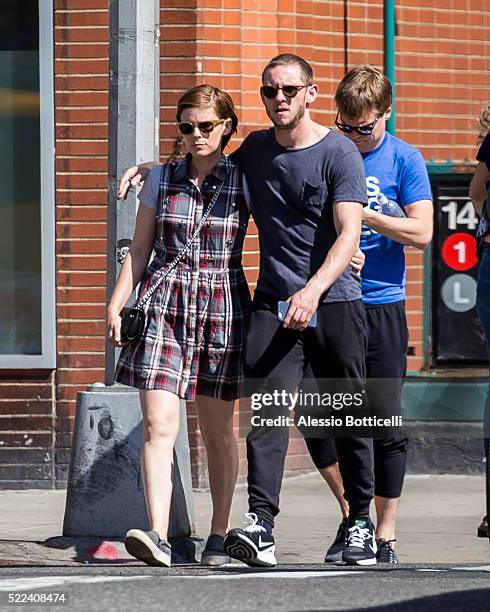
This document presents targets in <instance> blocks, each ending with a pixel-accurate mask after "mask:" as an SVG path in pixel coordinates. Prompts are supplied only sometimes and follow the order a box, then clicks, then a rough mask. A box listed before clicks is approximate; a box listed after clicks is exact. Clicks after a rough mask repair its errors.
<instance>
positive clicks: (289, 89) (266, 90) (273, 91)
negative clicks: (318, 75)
mask: <svg viewBox="0 0 490 612" xmlns="http://www.w3.org/2000/svg"><path fill="white" fill-rule="evenodd" d="M305 87H309V85H284V86H283V87H272V85H262V87H261V88H260V93H261V94H262V95H263V96H264V98H267V99H268V100H273V99H274V98H275V97H276V96H277V92H278V91H279V90H280V89H282V93H283V94H284V95H285V96H286V98H294V96H295V95H296V94H297V93H298V91H299V90H300V89H304V88H305Z"/></svg>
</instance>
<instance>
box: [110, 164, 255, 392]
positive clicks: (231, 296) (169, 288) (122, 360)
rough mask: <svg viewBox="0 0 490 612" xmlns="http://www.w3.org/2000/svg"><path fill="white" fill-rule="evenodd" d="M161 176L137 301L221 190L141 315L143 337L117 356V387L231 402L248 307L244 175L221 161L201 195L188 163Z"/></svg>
mask: <svg viewBox="0 0 490 612" xmlns="http://www.w3.org/2000/svg"><path fill="white" fill-rule="evenodd" d="M159 168H160V169H161V170H160V189H159V195H158V203H157V210H156V222H157V224H156V233H155V243H154V251H155V256H154V258H153V260H152V262H151V264H150V265H149V267H148V269H147V271H146V275H145V277H144V278H143V280H142V282H141V284H140V290H139V296H142V295H143V294H144V293H145V292H146V291H147V289H148V288H149V287H150V286H151V285H152V284H153V282H154V281H155V279H156V278H158V276H159V275H161V274H162V272H163V271H164V270H165V268H166V266H167V265H168V263H170V262H171V261H172V260H173V258H174V257H175V256H176V255H177V253H178V252H179V251H180V250H181V249H182V247H183V246H184V245H185V244H186V242H187V240H188V238H189V237H190V236H191V235H192V233H193V232H194V230H195V228H196V227H197V225H198V224H199V221H200V219H201V217H202V215H203V212H204V211H205V210H206V207H207V204H208V203H209V202H210V200H211V199H212V197H213V194H214V192H215V190H216V189H217V188H218V186H219V185H220V183H221V182H223V187H222V189H221V192H220V194H219V197H218V199H217V201H216V203H215V204H214V207H213V210H212V212H211V214H210V216H209V217H208V220H207V221H206V223H205V225H204V227H203V228H202V229H201V232H200V234H199V236H198V237H197V238H196V239H195V240H194V242H193V245H192V248H191V249H190V251H189V252H188V254H187V255H186V256H185V257H184V258H183V259H182V260H181V261H180V262H179V264H178V265H177V266H176V268H175V270H173V271H172V272H171V273H170V274H169V275H168V276H167V278H166V279H165V280H164V281H162V283H161V284H160V285H159V287H158V289H157V290H156V291H155V293H154V294H153V295H152V297H151V299H150V300H149V302H148V303H147V304H146V306H145V307H144V309H145V312H146V326H145V331H144V333H143V335H142V337H141V338H140V339H139V340H137V341H135V342H133V343H131V344H129V345H127V346H125V347H124V348H123V349H122V350H121V354H120V357H119V362H118V365H117V368H116V374H115V380H117V381H118V382H120V383H122V384H124V385H128V386H131V387H136V388H138V389H164V390H166V391H170V392H172V393H175V394H177V395H178V396H179V397H181V398H183V399H185V400H188V401H192V400H194V399H195V396H196V394H197V395H207V396H210V397H216V398H219V399H223V400H234V399H236V398H237V397H238V395H239V385H240V382H241V372H242V355H243V351H244V345H245V332H246V324H247V319H248V314H249V310H250V303H251V299H250V292H249V289H248V284H247V281H246V279H245V275H244V272H243V268H242V262H241V258H242V248H243V241H244V238H245V233H246V229H247V224H248V219H249V211H248V208H247V205H246V202H245V199H244V196H243V187H242V175H241V172H240V170H239V168H238V166H236V165H235V164H233V162H231V161H230V160H229V158H227V157H225V156H223V157H222V158H221V160H220V161H219V162H218V164H217V166H216V167H215V169H214V170H213V173H212V174H210V175H208V176H207V177H206V181H205V182H204V183H203V185H202V186H201V191H199V189H198V188H197V187H196V186H195V185H194V184H193V183H192V182H191V181H190V180H189V176H190V159H189V158H188V157H187V158H185V159H183V160H182V161H180V162H173V163H170V164H164V165H163V166H159ZM154 171H156V172H158V170H157V169H155V170H153V172H154Z"/></svg>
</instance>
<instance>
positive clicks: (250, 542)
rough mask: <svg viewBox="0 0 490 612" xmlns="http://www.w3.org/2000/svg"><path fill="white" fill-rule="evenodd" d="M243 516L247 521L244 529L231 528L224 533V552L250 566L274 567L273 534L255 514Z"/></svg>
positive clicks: (274, 547) (275, 563)
mask: <svg viewBox="0 0 490 612" xmlns="http://www.w3.org/2000/svg"><path fill="white" fill-rule="evenodd" d="M245 518H246V519H248V521H249V524H248V525H247V527H245V529H231V530H230V531H229V532H228V533H227V534H226V537H225V541H224V544H223V548H224V550H225V552H226V554H228V555H230V557H233V559H238V560H239V561H243V563H246V564H247V565H249V566H250V567H275V566H276V565H277V561H276V555H275V551H276V546H275V544H274V536H273V535H272V533H268V532H267V529H266V528H265V527H264V526H263V525H261V524H260V522H259V519H258V517H257V515H256V514H253V513H252V512H249V513H247V514H245Z"/></svg>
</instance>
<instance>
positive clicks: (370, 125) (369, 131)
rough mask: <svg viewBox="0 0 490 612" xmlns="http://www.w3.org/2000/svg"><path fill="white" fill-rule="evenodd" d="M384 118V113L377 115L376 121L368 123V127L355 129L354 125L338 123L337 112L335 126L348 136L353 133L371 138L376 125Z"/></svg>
mask: <svg viewBox="0 0 490 612" xmlns="http://www.w3.org/2000/svg"><path fill="white" fill-rule="evenodd" d="M382 116H383V113H379V114H378V115H376V119H375V120H374V121H373V122H372V123H368V124H366V125H360V126H359V127H353V126H352V125H346V124H345V123H340V122H339V121H338V118H339V113H338V111H337V116H336V117H335V125H336V126H337V127H338V128H339V130H340V131H341V132H345V133H346V134H352V132H357V133H358V134H360V135H361V136H371V134H372V133H373V130H374V128H375V127H376V124H377V123H378V121H379V120H380V119H381V117H382Z"/></svg>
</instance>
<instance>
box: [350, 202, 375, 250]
mask: <svg viewBox="0 0 490 612" xmlns="http://www.w3.org/2000/svg"><path fill="white" fill-rule="evenodd" d="M380 214H381V213H379V212H376V211H375V210H373V209H372V208H370V207H369V206H364V208H363V209H362V222H363V223H364V225H367V226H369V222H370V221H373V220H376V219H377V218H379V215H380ZM356 254H357V253H356Z"/></svg>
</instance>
